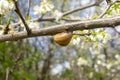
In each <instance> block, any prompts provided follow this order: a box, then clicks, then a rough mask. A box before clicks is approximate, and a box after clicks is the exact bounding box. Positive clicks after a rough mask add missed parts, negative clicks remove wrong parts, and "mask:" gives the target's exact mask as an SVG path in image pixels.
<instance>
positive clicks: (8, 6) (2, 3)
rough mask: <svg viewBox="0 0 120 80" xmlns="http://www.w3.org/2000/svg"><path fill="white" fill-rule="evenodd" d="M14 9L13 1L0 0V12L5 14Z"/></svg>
mask: <svg viewBox="0 0 120 80" xmlns="http://www.w3.org/2000/svg"><path fill="white" fill-rule="evenodd" d="M14 9H15V6H14V3H13V2H12V1H8V0H0V14H1V15H7V14H9V13H10V12H11V11H12V10H14Z"/></svg>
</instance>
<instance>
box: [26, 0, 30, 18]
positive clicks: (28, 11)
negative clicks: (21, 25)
mask: <svg viewBox="0 0 120 80" xmlns="http://www.w3.org/2000/svg"><path fill="white" fill-rule="evenodd" d="M30 4H31V0H28V10H27V13H26V15H27V16H29V15H30V6H31V5H30Z"/></svg>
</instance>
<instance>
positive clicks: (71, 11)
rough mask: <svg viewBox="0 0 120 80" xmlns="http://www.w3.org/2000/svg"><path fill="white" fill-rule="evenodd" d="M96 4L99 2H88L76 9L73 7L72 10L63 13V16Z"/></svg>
mask: <svg viewBox="0 0 120 80" xmlns="http://www.w3.org/2000/svg"><path fill="white" fill-rule="evenodd" d="M95 5H97V4H96V3H92V4H87V5H84V6H81V7H80V8H76V9H73V10H70V11H67V12H65V13H63V16H67V15H69V14H72V13H74V12H77V11H80V10H83V9H86V8H90V7H92V6H95Z"/></svg>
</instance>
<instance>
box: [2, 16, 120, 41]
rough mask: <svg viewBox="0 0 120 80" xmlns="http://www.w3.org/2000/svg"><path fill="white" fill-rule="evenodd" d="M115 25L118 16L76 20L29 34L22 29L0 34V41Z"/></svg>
mask: <svg viewBox="0 0 120 80" xmlns="http://www.w3.org/2000/svg"><path fill="white" fill-rule="evenodd" d="M117 25H120V16H116V17H110V18H102V19H96V20H86V21H78V22H72V23H66V24H62V25H55V26H50V27H47V28H41V29H38V30H34V31H31V34H30V35H29V36H28V35H27V33H26V32H24V31H23V32H18V33H16V34H7V35H1V37H0V42H3V41H11V40H18V39H24V38H30V37H37V36H45V35H54V34H56V33H58V32H62V31H64V30H70V31H75V30H85V29H95V28H104V27H115V26H117Z"/></svg>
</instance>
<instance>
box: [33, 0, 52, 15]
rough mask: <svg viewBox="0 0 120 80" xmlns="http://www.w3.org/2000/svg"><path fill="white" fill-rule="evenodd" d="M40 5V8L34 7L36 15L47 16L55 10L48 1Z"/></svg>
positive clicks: (44, 0)
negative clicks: (46, 14)
mask: <svg viewBox="0 0 120 80" xmlns="http://www.w3.org/2000/svg"><path fill="white" fill-rule="evenodd" d="M40 4H41V5H40V6H38V5H37V6H35V7H34V10H35V12H34V14H45V13H47V12H49V11H51V10H52V9H53V8H54V6H53V5H52V4H50V2H48V1H47V0H43V1H42V2H41V3H40Z"/></svg>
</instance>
